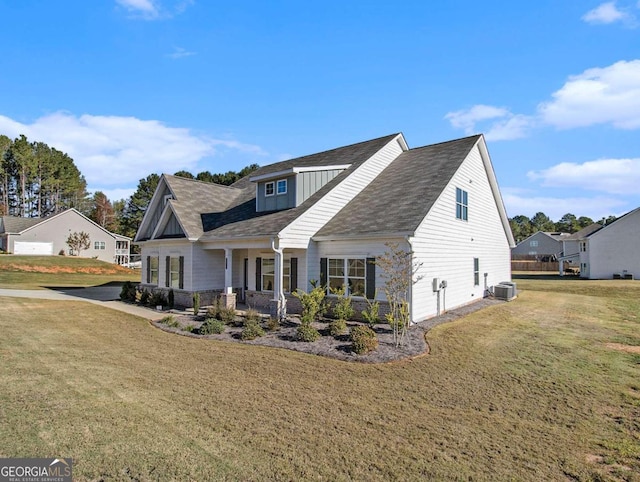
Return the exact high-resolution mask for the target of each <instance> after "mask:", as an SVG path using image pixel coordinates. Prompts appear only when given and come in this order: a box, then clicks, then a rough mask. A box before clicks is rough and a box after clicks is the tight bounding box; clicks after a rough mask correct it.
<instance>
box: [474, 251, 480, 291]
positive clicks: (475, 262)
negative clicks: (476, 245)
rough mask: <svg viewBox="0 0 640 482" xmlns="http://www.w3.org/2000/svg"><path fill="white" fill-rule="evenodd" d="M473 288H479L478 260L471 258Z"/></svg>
mask: <svg viewBox="0 0 640 482" xmlns="http://www.w3.org/2000/svg"><path fill="white" fill-rule="evenodd" d="M473 286H480V258H473Z"/></svg>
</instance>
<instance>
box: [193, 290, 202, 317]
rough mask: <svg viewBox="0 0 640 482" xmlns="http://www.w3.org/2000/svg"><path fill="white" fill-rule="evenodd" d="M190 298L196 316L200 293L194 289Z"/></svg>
mask: <svg viewBox="0 0 640 482" xmlns="http://www.w3.org/2000/svg"><path fill="white" fill-rule="evenodd" d="M191 299H192V300H193V314H194V315H196V316H197V315H198V313H200V293H198V292H197V291H196V292H195V293H193V296H192V297H191Z"/></svg>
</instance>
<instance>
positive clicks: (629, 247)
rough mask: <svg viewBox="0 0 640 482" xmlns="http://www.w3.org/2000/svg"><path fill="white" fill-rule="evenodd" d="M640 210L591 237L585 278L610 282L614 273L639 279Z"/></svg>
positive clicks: (586, 258) (585, 258) (586, 257)
mask: <svg viewBox="0 0 640 482" xmlns="http://www.w3.org/2000/svg"><path fill="white" fill-rule="evenodd" d="M639 240H640V208H639V209H636V210H635V211H632V212H630V213H629V214H627V215H625V216H623V217H621V218H619V219H618V220H616V221H615V222H614V223H612V224H610V225H608V226H605V227H604V228H602V229H601V230H599V231H597V232H595V233H594V234H592V235H591V236H589V238H588V244H587V252H586V253H581V255H586V256H581V258H582V259H584V261H583V262H586V263H587V274H586V277H588V278H591V279H611V278H613V275H614V274H624V273H625V271H626V273H627V274H632V275H633V277H634V279H636V280H637V279H640V241H639Z"/></svg>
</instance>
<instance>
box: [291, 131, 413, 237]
mask: <svg viewBox="0 0 640 482" xmlns="http://www.w3.org/2000/svg"><path fill="white" fill-rule="evenodd" d="M401 153H402V148H401V147H400V144H399V143H398V142H397V140H396V138H394V139H392V140H391V141H390V142H389V143H388V144H387V145H386V146H384V147H383V148H382V149H380V151H378V152H377V153H376V154H375V155H373V156H372V157H371V158H370V159H368V160H367V161H365V162H364V163H362V164H361V165H360V167H358V168H357V169H356V170H355V171H354V172H352V173H351V174H350V175H349V176H348V177H347V178H346V179H344V180H343V181H342V182H341V183H340V184H339V185H338V186H336V187H335V188H333V189H332V190H331V192H329V193H328V194H326V195H325V196H324V197H323V198H322V199H321V200H319V201H318V202H317V203H316V204H315V205H314V206H312V207H311V208H309V209H308V210H307V211H306V212H304V213H303V214H302V215H301V216H300V217H298V218H297V219H296V220H295V221H293V222H292V223H291V224H290V225H289V226H287V227H286V228H285V229H283V230H282V232H281V233H280V238H281V246H282V245H284V246H289V247H293V248H306V247H307V246H308V245H309V240H310V239H311V236H313V235H314V234H315V233H316V232H317V231H318V230H319V229H320V228H321V227H322V226H324V225H325V224H326V223H327V222H328V221H329V220H330V219H331V218H332V217H333V216H335V215H336V213H337V212H338V211H340V210H341V209H342V208H343V207H344V206H345V205H346V204H347V203H348V202H349V201H351V200H352V199H353V198H354V197H355V196H356V195H357V194H359V193H360V192H361V191H362V190H363V189H364V188H365V187H366V186H367V185H368V184H369V183H370V182H371V181H372V180H373V179H374V178H375V177H376V176H377V175H378V174H379V173H380V172H382V171H383V170H384V168H386V167H387V166H388V165H389V164H391V162H392V161H393V160H394V159H395V158H397V157H398V156H399V155H400V154H401Z"/></svg>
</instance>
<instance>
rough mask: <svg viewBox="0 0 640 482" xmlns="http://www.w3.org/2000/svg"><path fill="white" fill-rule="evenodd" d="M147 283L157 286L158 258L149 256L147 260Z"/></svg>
mask: <svg viewBox="0 0 640 482" xmlns="http://www.w3.org/2000/svg"><path fill="white" fill-rule="evenodd" d="M149 283H150V284H152V285H157V284H158V257H157V256H151V257H150V258H149Z"/></svg>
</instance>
